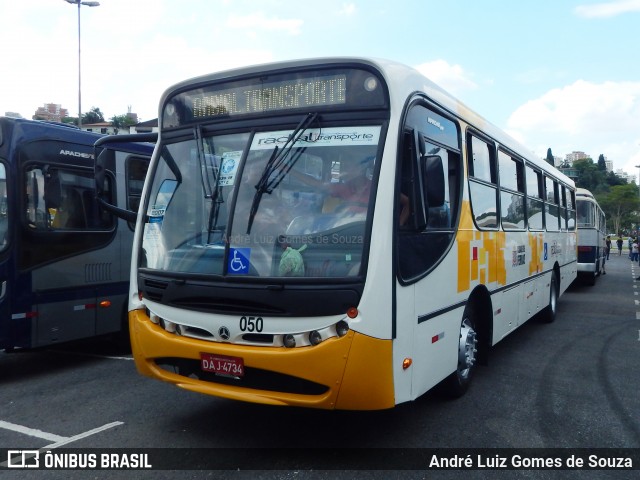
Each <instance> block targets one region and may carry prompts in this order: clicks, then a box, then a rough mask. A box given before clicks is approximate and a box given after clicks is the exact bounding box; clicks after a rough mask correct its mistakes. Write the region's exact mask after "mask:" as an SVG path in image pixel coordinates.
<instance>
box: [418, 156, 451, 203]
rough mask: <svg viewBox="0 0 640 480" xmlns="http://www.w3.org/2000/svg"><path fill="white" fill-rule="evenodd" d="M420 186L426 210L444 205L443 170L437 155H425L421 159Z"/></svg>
mask: <svg viewBox="0 0 640 480" xmlns="http://www.w3.org/2000/svg"><path fill="white" fill-rule="evenodd" d="M420 171H421V172H422V184H423V185H424V189H425V195H426V198H425V202H426V204H427V208H433V207H442V206H443V205H444V200H445V199H444V185H445V178H444V168H443V165H442V158H441V157H440V156H439V155H426V156H424V157H422V158H421V168H420Z"/></svg>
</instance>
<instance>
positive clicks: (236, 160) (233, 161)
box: [218, 150, 242, 187]
mask: <svg viewBox="0 0 640 480" xmlns="http://www.w3.org/2000/svg"><path fill="white" fill-rule="evenodd" d="M240 157H242V150H239V151H236V152H226V153H224V154H223V155H222V163H221V165H220V179H219V180H218V185H219V186H221V187H230V186H232V185H233V184H234V183H235V181H236V173H237V172H238V165H239V164H240Z"/></svg>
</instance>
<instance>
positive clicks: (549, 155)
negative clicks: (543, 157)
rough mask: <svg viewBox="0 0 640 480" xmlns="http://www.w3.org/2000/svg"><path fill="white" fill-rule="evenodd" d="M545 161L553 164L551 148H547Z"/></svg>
mask: <svg viewBox="0 0 640 480" xmlns="http://www.w3.org/2000/svg"><path fill="white" fill-rule="evenodd" d="M547 163H548V164H550V165H554V166H555V159H554V158H553V153H551V148H547Z"/></svg>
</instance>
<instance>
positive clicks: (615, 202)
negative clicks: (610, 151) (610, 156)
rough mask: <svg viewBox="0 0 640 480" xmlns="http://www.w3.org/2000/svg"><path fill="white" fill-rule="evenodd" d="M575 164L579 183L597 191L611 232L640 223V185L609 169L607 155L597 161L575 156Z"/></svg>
mask: <svg viewBox="0 0 640 480" xmlns="http://www.w3.org/2000/svg"><path fill="white" fill-rule="evenodd" d="M573 168H574V170H576V172H577V179H576V186H577V187H581V188H586V189H587V190H589V191H591V193H593V194H594V196H595V197H596V200H597V201H598V203H599V204H600V206H601V207H602V209H603V210H604V213H605V215H606V217H607V228H608V230H609V231H610V232H613V233H618V232H622V231H630V230H634V229H635V228H636V227H637V225H638V224H640V196H639V194H638V193H639V192H638V186H637V185H636V184H635V182H633V183H627V182H626V180H624V179H622V178H620V177H618V176H617V175H616V174H615V173H613V172H607V166H606V163H605V159H604V155H602V154H601V155H600V156H599V157H598V163H594V162H593V160H592V159H591V158H585V159H581V160H576V161H574V162H573Z"/></svg>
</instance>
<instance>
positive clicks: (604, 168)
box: [598, 154, 607, 172]
mask: <svg viewBox="0 0 640 480" xmlns="http://www.w3.org/2000/svg"><path fill="white" fill-rule="evenodd" d="M598 170H600V171H601V172H606V171H607V164H606V162H605V161H604V155H603V154H600V156H599V157H598Z"/></svg>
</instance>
